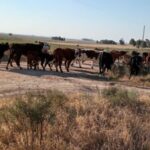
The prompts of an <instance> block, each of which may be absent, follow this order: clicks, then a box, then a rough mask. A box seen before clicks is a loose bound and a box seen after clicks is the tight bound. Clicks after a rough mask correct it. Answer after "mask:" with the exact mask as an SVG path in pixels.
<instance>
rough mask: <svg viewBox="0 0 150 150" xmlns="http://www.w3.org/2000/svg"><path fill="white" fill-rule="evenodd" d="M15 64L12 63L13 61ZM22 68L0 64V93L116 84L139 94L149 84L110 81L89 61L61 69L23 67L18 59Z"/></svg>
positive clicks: (82, 90) (87, 90)
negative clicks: (67, 70)
mask: <svg viewBox="0 0 150 150" xmlns="http://www.w3.org/2000/svg"><path fill="white" fill-rule="evenodd" d="M14 66H15V64H14ZM21 66H22V67H23V68H24V69H23V70H19V69H18V68H17V67H13V68H9V70H6V69H5V67H6V63H4V62H2V63H1V64H0V97H6V96H13V95H16V94H24V93H26V92H29V91H30V92H32V91H35V90H49V89H56V90H60V91H62V92H64V93H73V94H76V93H86V94H94V93H96V92H97V91H101V90H102V89H104V88H107V87H111V86H117V87H122V88H127V89H129V90H134V91H138V92H139V93H141V94H144V93H145V94H146V93H147V94H148V95H149V94H150V87H135V86H128V85H127V84H126V83H125V82H126V81H125V82H117V81H111V80H109V79H108V78H106V77H105V78H104V77H99V75H98V67H95V68H94V70H92V69H91V68H90V62H87V63H86V64H84V65H83V68H79V67H78V66H77V65H75V66H74V67H70V72H69V73H68V72H66V70H65V69H64V67H63V70H64V73H60V72H55V68H54V67H53V71H49V70H48V69H49V68H47V70H46V71H42V70H38V71H34V70H27V69H26V63H24V62H22V63H21Z"/></svg>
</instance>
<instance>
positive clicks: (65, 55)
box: [53, 48, 76, 72]
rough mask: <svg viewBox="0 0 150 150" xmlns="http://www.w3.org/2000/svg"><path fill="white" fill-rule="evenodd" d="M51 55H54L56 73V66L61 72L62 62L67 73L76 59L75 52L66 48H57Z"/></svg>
mask: <svg viewBox="0 0 150 150" xmlns="http://www.w3.org/2000/svg"><path fill="white" fill-rule="evenodd" d="M53 54H54V61H55V67H56V71H57V72H58V66H59V69H60V71H61V72H63V71H62V67H61V66H62V62H63V60H64V62H65V68H66V70H67V72H69V67H70V64H71V62H72V61H73V60H74V59H75V58H76V51H75V50H74V49H70V48H66V49H62V48H57V49H55V50H54V53H53Z"/></svg>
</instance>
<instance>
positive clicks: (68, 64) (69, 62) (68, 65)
mask: <svg viewBox="0 0 150 150" xmlns="http://www.w3.org/2000/svg"><path fill="white" fill-rule="evenodd" d="M70 64H71V60H69V61H68V63H67V71H68V72H69V67H70Z"/></svg>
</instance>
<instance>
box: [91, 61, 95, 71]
mask: <svg viewBox="0 0 150 150" xmlns="http://www.w3.org/2000/svg"><path fill="white" fill-rule="evenodd" d="M91 69H94V62H93V61H92V64H91Z"/></svg>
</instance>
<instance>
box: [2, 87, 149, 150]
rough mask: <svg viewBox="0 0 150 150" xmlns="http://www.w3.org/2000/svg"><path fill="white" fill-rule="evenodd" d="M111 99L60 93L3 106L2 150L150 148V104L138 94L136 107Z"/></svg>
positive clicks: (30, 95) (141, 149)
mask: <svg viewBox="0 0 150 150" xmlns="http://www.w3.org/2000/svg"><path fill="white" fill-rule="evenodd" d="M107 90H108V91H112V89H107ZM105 92H106V90H105ZM124 92H125V93H126V92H128V91H123V90H122V93H124ZM116 93H117V92H115V94H113V93H111V95H112V96H118V95H119V94H116ZM130 94H131V93H130ZM121 95H122V94H121ZM125 95H126V94H125ZM127 95H129V93H127ZM107 96H109V94H108V93H107V94H106V95H105V98H104V97H103V94H101V92H98V93H97V95H96V96H92V95H70V96H69V95H68V96H66V95H64V94H63V93H61V92H58V91H49V92H46V93H44V94H43V93H40V92H38V94H37V93H34V94H28V95H27V96H20V97H19V99H18V98H17V100H15V101H14V103H11V104H9V106H6V105H4V106H3V107H1V110H0V112H1V119H0V121H1V124H0V149H2V150H5V149H9V150H16V149H17V150H24V149H26V150H30V149H32V150H40V149H41V150H98V149H102V150H126V149H129V150H149V149H150V131H149V129H150V117H149V116H150V102H149V101H148V100H147V99H146V97H144V100H143V97H142V98H139V97H134V96H133V97H132V98H136V100H134V101H133V104H132V105H129V104H128V103H124V105H123V107H122V105H119V104H120V103H117V104H116V105H112V102H111V101H110V99H109V97H107ZM119 96H120V95H119ZM119 96H118V97H119ZM124 98H129V97H128V96H125V97H124ZM130 98H131V97H130ZM127 101H128V100H127ZM41 136H42V137H41Z"/></svg>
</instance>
